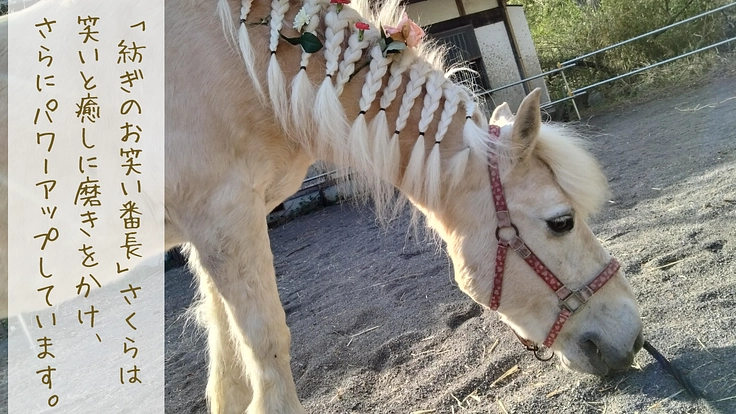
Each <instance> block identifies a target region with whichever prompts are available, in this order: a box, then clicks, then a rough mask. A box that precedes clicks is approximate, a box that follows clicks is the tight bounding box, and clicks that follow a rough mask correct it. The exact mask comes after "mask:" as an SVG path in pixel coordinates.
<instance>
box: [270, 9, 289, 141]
mask: <svg viewBox="0 0 736 414" xmlns="http://www.w3.org/2000/svg"><path fill="white" fill-rule="evenodd" d="M288 10H289V0H272V1H271V22H270V28H271V39H270V42H269V49H270V51H271V60H270V62H269V63H268V94H269V96H270V97H271V104H272V105H273V110H274V115H275V117H276V119H278V120H279V121H281V126H282V127H283V128H284V131H286V132H288V131H289V121H288V119H289V118H288V116H289V113H288V108H287V105H288V102H287V99H286V80H285V79H284V72H283V71H282V70H281V66H279V61H278V59H276V48H277V47H278V45H279V31H280V30H281V27H282V26H283V23H284V16H285V15H286V12H287V11H288Z"/></svg>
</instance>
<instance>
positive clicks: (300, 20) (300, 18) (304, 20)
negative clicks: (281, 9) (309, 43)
mask: <svg viewBox="0 0 736 414" xmlns="http://www.w3.org/2000/svg"><path fill="white" fill-rule="evenodd" d="M309 19H310V18H309V14H307V11H306V10H304V7H302V8H301V10H299V13H297V14H296V16H294V26H293V27H294V29H296V31H298V32H301V31H302V27H304V26H306V25H307V24H308V23H309Z"/></svg>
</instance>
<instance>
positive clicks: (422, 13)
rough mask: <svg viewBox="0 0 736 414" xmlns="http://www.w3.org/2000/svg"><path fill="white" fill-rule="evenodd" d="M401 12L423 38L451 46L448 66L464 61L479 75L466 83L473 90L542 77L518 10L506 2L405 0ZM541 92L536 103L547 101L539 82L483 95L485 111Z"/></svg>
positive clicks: (524, 21)
mask: <svg viewBox="0 0 736 414" xmlns="http://www.w3.org/2000/svg"><path fill="white" fill-rule="evenodd" d="M407 14H408V15H409V17H410V18H411V19H412V20H414V21H415V22H417V23H418V24H419V25H421V26H423V27H425V28H426V31H427V34H428V35H429V36H432V37H434V38H435V39H437V40H439V41H442V42H445V43H447V44H448V45H450V46H452V48H451V50H450V53H449V56H448V57H447V59H448V61H449V62H452V63H456V62H467V63H468V64H469V66H470V67H471V68H473V69H475V70H476V71H477V72H478V73H479V76H477V77H475V79H472V81H473V82H474V83H475V85H476V88H478V89H479V90H490V89H493V88H498V87H500V86H504V85H507V84H510V83H512V82H516V81H519V80H521V79H525V78H527V77H529V76H533V75H537V74H540V73H542V70H541V67H540V65H539V59H538V58H537V50H536V48H535V47H534V42H533V41H532V37H531V33H530V31H529V26H528V24H527V21H526V17H525V16H524V10H523V8H522V7H521V6H513V5H508V4H506V0H408V6H407ZM537 87H539V88H542V91H543V92H542V102H543V103H544V102H549V94H548V93H547V88H546V86H545V84H544V79H542V78H540V79H535V80H533V81H529V82H525V83H523V84H521V85H518V86H514V87H511V88H508V89H504V90H501V91H498V92H496V93H494V94H493V96H492V97H489V96H488V95H486V98H487V100H488V106H489V109H490V110H492V109H493V108H494V107H495V106H496V105H498V104H501V103H503V102H508V104H509V105H510V106H511V109H512V110H514V111H516V109H517V108H518V106H519V104H520V103H521V101H522V99H524V96H526V94H527V93H528V92H530V91H531V90H533V89H534V88H537Z"/></svg>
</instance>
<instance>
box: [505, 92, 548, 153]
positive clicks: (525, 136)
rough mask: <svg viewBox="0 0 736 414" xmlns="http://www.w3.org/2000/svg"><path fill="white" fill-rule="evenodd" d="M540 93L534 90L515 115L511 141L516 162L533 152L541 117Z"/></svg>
mask: <svg viewBox="0 0 736 414" xmlns="http://www.w3.org/2000/svg"><path fill="white" fill-rule="evenodd" d="M541 93H542V90H541V89H539V88H536V89H534V90H533V91H532V92H531V93H530V94H529V95H527V97H526V98H524V100H523V101H522V102H521V105H520V106H519V111H518V112H517V113H516V118H515V119H514V129H513V131H512V135H511V141H512V143H513V146H514V152H515V155H516V159H517V160H522V159H524V158H526V157H528V156H529V154H531V153H532V151H533V150H534V143H535V141H536V138H537V134H539V129H540V127H541V125H542V116H541V114H540V113H539V102H540V95H541Z"/></svg>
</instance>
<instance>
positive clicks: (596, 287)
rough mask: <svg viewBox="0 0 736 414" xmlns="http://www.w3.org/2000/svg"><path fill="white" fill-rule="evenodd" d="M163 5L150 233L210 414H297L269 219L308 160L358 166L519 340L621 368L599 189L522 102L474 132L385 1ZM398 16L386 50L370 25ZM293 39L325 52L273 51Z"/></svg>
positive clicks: (625, 342) (619, 276) (591, 167)
mask: <svg viewBox="0 0 736 414" xmlns="http://www.w3.org/2000/svg"><path fill="white" fill-rule="evenodd" d="M167 3H168V4H167V8H166V42H167V44H166V47H167V49H166V50H167V54H166V81H167V88H166V103H167V108H166V185H165V191H166V238H167V247H172V246H175V245H180V244H186V250H187V251H188V255H189V261H190V266H191V268H192V270H193V271H194V273H195V275H196V278H197V280H198V284H199V293H200V299H199V301H198V313H197V315H198V318H199V320H200V322H202V324H203V325H204V327H205V328H206V329H207V333H208V347H209V381H208V385H207V398H208V400H209V405H210V409H211V411H212V412H215V413H225V412H227V413H242V412H248V413H301V412H304V409H303V408H302V406H301V404H300V403H299V400H298V398H297V393H296V389H295V385H294V381H293V378H292V374H291V367H290V361H289V348H290V345H291V344H290V334H289V329H288V327H287V325H286V320H285V314H284V310H283V308H282V306H281V303H280V301H279V295H278V290H277V286H276V278H275V273H274V267H273V256H272V253H271V249H270V246H269V237H268V229H267V226H266V220H265V218H266V215H267V214H268V213H269V212H270V211H271V210H272V209H273V208H275V207H276V206H277V205H278V204H280V203H281V202H282V201H283V200H285V199H286V198H287V197H288V196H289V195H291V194H293V193H294V192H295V191H296V190H297V189H298V188H299V186H300V183H301V182H302V180H303V179H304V176H305V174H306V171H307V167H308V166H309V165H311V164H312V163H313V162H314V161H315V160H318V159H319V160H325V161H328V162H332V163H335V164H337V165H341V166H347V167H351V168H352V169H353V170H354V171H355V172H356V173H358V175H359V177H358V178H357V181H356V182H357V184H359V186H360V188H362V189H365V190H367V191H368V192H369V193H370V194H371V196H372V197H373V199H374V200H375V201H376V203H377V205H378V210H379V213H384V212H387V211H389V210H390V209H391V207H390V205H391V201H392V200H391V197H390V195H392V194H393V189H394V188H398V189H399V190H400V192H401V193H402V194H403V195H404V196H405V197H406V198H408V200H409V201H410V202H411V203H412V204H413V205H414V206H415V207H416V208H417V209H419V210H420V211H421V212H423V213H424V214H425V215H426V217H427V222H428V224H429V226H430V227H431V228H432V229H434V230H435V231H436V232H437V233H438V234H439V235H440V236H441V237H442V239H443V240H444V241H445V242H446V243H447V250H448V252H449V254H450V256H451V258H452V262H453V266H454V271H455V278H456V280H457V282H458V284H459V286H460V288H461V289H462V290H463V291H464V292H466V293H467V294H468V295H469V296H470V297H471V298H472V299H473V300H475V301H476V302H478V303H480V304H482V305H484V306H487V307H491V308H493V309H496V310H498V312H499V313H500V314H501V317H502V319H503V321H504V322H505V323H507V324H508V325H509V326H510V327H511V328H512V329H513V330H514V331H515V332H516V333H517V335H519V337H520V338H524V340H525V342H527V343H528V344H529V345H530V346H535V345H533V344H541V343H546V344H547V345H548V346H549V347H550V348H551V350H552V351H554V352H555V353H556V354H557V355H558V356H559V358H560V360H561V361H562V364H563V365H564V366H566V367H568V368H570V369H573V370H576V371H580V372H585V373H592V374H597V375H605V374H607V373H609V372H610V371H613V370H625V369H627V368H628V367H629V366H630V365H631V363H632V361H633V356H634V354H635V353H636V352H637V351H638V350H639V349H640V347H641V344H642V336H641V331H642V323H641V319H640V316H639V311H638V307H637V304H636V301H635V299H634V294H633V292H632V290H631V288H630V286H629V284H628V282H627V281H626V279H625V277H624V275H623V273H622V272H621V271H619V270H618V266H617V263H616V262H615V260H613V259H612V258H611V256H610V255H609V254H608V253H607V252H606V251H605V249H604V248H603V247H602V246H601V245H600V243H599V242H598V241H597V240H596V238H595V236H594V235H593V233H592V232H591V230H590V229H589V227H588V225H587V224H586V220H587V218H588V217H589V215H590V214H591V213H593V212H594V211H595V210H596V208H598V206H599V205H600V203H601V201H602V200H603V197H604V196H605V194H606V191H607V187H606V180H605V178H604V176H603V175H602V173H601V171H600V169H599V167H598V165H597V164H596V162H595V161H594V160H593V158H592V157H591V156H590V155H589V154H588V153H587V152H586V151H585V150H584V149H582V147H581V145H580V142H579V140H577V139H575V138H574V137H571V136H570V134H569V133H568V132H566V131H565V130H563V129H560V128H557V127H552V126H549V125H542V123H541V119H540V115H539V92H538V91H535V92H533V93H532V94H530V95H529V96H528V97H527V98H526V99H525V100H524V102H523V103H522V105H521V107H520V108H519V110H518V113H517V115H516V117H514V116H512V114H511V112H510V110H509V109H508V107H507V106H505V105H502V106H500V107H499V108H497V109H496V111H495V112H494V114H493V117H492V118H491V120H490V123H491V124H492V125H491V128H489V125H488V122H487V121H486V120H484V119H483V116H482V114H481V112H480V110H479V109H478V107H477V105H476V103H475V102H474V100H473V98H472V95H471V94H470V93H469V92H468V91H467V90H466V89H465V88H463V87H461V86H458V85H455V84H453V83H452V82H451V81H450V80H449V79H448V77H447V76H446V72H445V70H444V69H443V68H442V65H441V50H439V49H437V48H436V47H435V46H432V45H431V44H428V43H429V42H418V40H419V39H421V36H420V33H419V32H418V30H417V29H416V27H415V26H413V25H412V24H411V22H406V21H402V22H399V20H400V17H401V10H400V8H399V2H398V0H387V1H385V2H383V3H382V4H381V6H380V10H378V11H371V10H370V9H369V4H368V1H367V0H353V2H352V3H351V4H349V5H347V4H334V3H330V2H329V1H327V0H305V1H304V3H303V4H297V3H296V2H295V1H293V2H289V0H273V1H271V2H267V1H264V0H256V1H250V0H243V2H242V4H241V3H237V4H236V3H235V2H234V1H232V0H217V1H215V0H189V1H171V2H167ZM298 13H299V15H300V16H299V18H298V19H296V20H297V24H296V25H295V24H294V21H295V17H296V16H297V14H298ZM266 18H268V19H266ZM264 19H266V20H264ZM299 22H301V23H299ZM356 22H364V23H367V24H368V25H369V27H368V28H367V29H365V28H364V29H359V28H356V26H355V23H356ZM397 22H398V23H400V24H399V25H398V26H399V27H398V29H399V30H398V32H399V33H398V34H395V35H394V36H395V40H394V41H393V42H390V45H393V46H390V47H388V46H389V45H387V44H386V43H387V40H386V39H384V40H381V39H382V34H381V32H380V30H381V29H379V28H380V27H383V28H386V27H391V26H397ZM293 26H297V27H299V28H300V30H301V32H302V33H305V32H308V33H314V34H315V37H316V38H319V39H320V40H321V41H322V42H323V43H324V49H323V51H324V53H322V52H320V53H315V54H312V55H310V54H308V53H306V52H305V51H303V49H302V47H299V46H298V45H291V44H289V43H287V42H283V41H281V38H280V34H283V35H284V36H287V37H291V38H294V37H298V36H300V33H299V32H298V31H297V30H295V29H293V28H292V27H293ZM361 27H364V26H361ZM223 29H224V32H225V33H224V35H223ZM400 29H404V30H403V32H402V31H401V30H400ZM392 32H393V31H392ZM302 39H304V37H302ZM400 43H401V44H403V45H405V46H406V47H404V46H402V45H401V44H400ZM397 46H398V47H397ZM386 49H393V50H394V51H395V52H398V53H384V52H388V51H391V50H386ZM489 160H490V163H489ZM489 166H490V167H491V168H490V170H491V173H490V174H489ZM517 236H518V237H517ZM499 240H500V241H499ZM522 240H524V241H522ZM509 246H510V247H511V248H512V249H513V250H516V251H517V252H518V254H517V253H514V252H511V254H508V255H506V252H507V248H508V247H509ZM531 251H533V252H535V254H536V256H535V254H532V253H531ZM542 263H545V264H546V266H545V265H543V264H542ZM591 281H593V282H591ZM563 284H564V285H566V286H568V287H569V288H570V289H571V290H570V289H568V288H567V287H565V286H563ZM550 288H552V289H550ZM573 291H574V292H573ZM571 292H572V293H571ZM591 295H592V296H591ZM584 302H587V303H585V306H582V305H583V304H584ZM561 309H562V311H561ZM568 318H569V319H568ZM565 321H566V323H565ZM563 323H564V325H563Z"/></svg>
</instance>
